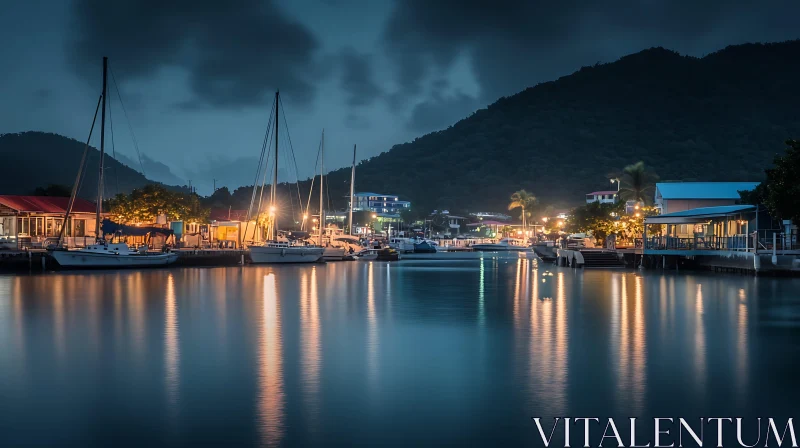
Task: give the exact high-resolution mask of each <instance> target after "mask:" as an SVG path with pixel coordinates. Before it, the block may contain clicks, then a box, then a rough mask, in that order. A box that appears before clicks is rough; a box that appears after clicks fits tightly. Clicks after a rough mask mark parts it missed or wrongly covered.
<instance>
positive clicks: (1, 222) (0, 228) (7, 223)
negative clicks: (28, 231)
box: [0, 216, 14, 235]
mask: <svg viewBox="0 0 800 448" xmlns="http://www.w3.org/2000/svg"><path fill="white" fill-rule="evenodd" d="M13 224H14V217H13V216H6V217H3V218H0V235H11V234H12V233H11V232H12V229H13Z"/></svg>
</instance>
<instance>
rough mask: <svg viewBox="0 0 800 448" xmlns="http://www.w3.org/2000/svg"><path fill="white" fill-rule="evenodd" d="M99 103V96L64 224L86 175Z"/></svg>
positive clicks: (62, 227) (59, 238)
mask: <svg viewBox="0 0 800 448" xmlns="http://www.w3.org/2000/svg"><path fill="white" fill-rule="evenodd" d="M101 101H103V95H100V98H98V99H97V106H96V107H95V108H94V118H92V127H91V128H89V137H88V138H86V145H84V147H83V156H82V157H81V164H80V166H78V175H77V176H76V177H75V185H73V186H72V193H71V194H70V196H69V202H67V210H66V211H65V213H64V223H67V222H68V221H67V220H68V219H69V215H70V213H72V206H73V205H75V198H76V197H77V196H78V191H80V188H81V184H82V183H83V177H84V175H85V174H86V162H87V161H88V159H89V157H88V156H89V142H90V141H91V140H92V133H93V132H94V125H95V123H96V122H97V112H99V111H100V102H101ZM66 227H67V226H66V225H62V226H61V232H60V233H59V234H58V246H61V240H62V239H63V238H64V230H65V229H66Z"/></svg>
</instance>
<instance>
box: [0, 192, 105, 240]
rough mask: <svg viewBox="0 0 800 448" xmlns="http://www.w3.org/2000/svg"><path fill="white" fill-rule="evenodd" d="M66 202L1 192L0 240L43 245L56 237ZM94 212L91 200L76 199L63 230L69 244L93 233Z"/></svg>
mask: <svg viewBox="0 0 800 448" xmlns="http://www.w3.org/2000/svg"><path fill="white" fill-rule="evenodd" d="M68 204H69V198H64V197H56V196H19V195H0V243H5V245H6V246H16V245H19V246H20V247H21V246H22V245H23V243H24V245H25V246H27V247H45V246H46V244H48V240H53V239H58V236H59V235H60V233H61V227H62V225H63V223H64V214H65V213H66V212H67V206H68ZM95 213H96V209H95V204H94V203H92V202H89V201H87V200H85V199H80V198H76V199H75V203H74V204H73V206H72V213H71V215H70V219H69V225H68V226H67V228H66V229H65V232H64V236H65V237H67V239H68V241H67V243H68V244H69V243H72V244H79V243H78V242H77V241H76V240H78V239H81V240H82V239H84V238H86V237H90V236H92V235H94V233H95V228H96V226H95ZM51 242H54V241H51ZM0 245H2V244H0Z"/></svg>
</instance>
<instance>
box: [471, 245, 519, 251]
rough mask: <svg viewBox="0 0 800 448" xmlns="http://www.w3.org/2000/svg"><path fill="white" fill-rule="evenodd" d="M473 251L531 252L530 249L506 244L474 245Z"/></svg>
mask: <svg viewBox="0 0 800 448" xmlns="http://www.w3.org/2000/svg"><path fill="white" fill-rule="evenodd" d="M472 250H479V251H484V252H523V251H527V250H530V248H528V247H522V246H512V245H510V244H509V245H505V244H473V245H472Z"/></svg>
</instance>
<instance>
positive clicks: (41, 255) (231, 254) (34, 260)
mask: <svg viewBox="0 0 800 448" xmlns="http://www.w3.org/2000/svg"><path fill="white" fill-rule="evenodd" d="M175 252H176V253H178V254H179V256H178V260H177V261H176V262H175V263H174V264H172V265H171V266H176V267H181V266H207V267H224V266H238V265H241V264H242V262H244V263H249V262H250V259H249V256H248V255H247V251H245V250H241V249H176V250H175ZM55 269H59V267H58V264H57V263H56V262H55V260H53V259H52V258H51V257H50V256H49V255H48V254H47V251H46V250H43V249H31V250H13V251H12V250H0V272H24V271H27V272H34V271H35V272H40V271H51V270H55Z"/></svg>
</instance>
